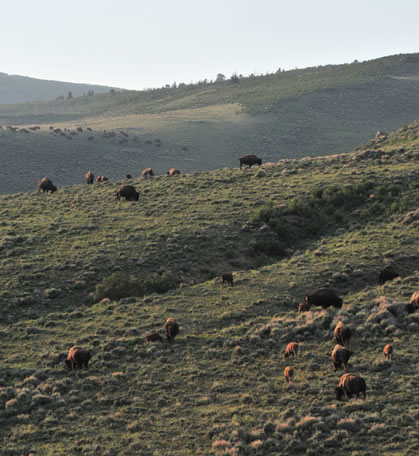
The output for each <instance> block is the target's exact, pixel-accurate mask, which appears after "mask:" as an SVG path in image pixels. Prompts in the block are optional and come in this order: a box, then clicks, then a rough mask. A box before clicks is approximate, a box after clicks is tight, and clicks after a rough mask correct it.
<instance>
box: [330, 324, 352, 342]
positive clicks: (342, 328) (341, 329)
mask: <svg viewBox="0 0 419 456" xmlns="http://www.w3.org/2000/svg"><path fill="white" fill-rule="evenodd" d="M334 335H335V339H336V342H337V343H338V344H341V345H346V343H349V341H350V339H351V335H352V333H351V330H350V329H349V328H348V327H347V326H346V325H345V323H343V321H339V322H338V324H337V325H336V328H335V331H334Z"/></svg>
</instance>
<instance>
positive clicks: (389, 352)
mask: <svg viewBox="0 0 419 456" xmlns="http://www.w3.org/2000/svg"><path fill="white" fill-rule="evenodd" d="M383 354H384V359H388V360H390V361H391V358H392V356H393V346H392V345H390V344H387V345H386V346H385V347H384V350H383Z"/></svg>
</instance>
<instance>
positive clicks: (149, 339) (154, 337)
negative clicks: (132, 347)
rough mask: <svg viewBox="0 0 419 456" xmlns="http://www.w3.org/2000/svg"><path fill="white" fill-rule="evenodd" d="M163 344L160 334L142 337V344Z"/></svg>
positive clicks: (155, 333)
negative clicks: (158, 342)
mask: <svg viewBox="0 0 419 456" xmlns="http://www.w3.org/2000/svg"><path fill="white" fill-rule="evenodd" d="M157 341H160V342H163V339H162V338H161V336H160V334H159V333H157V332H154V333H151V334H148V335H147V336H145V337H144V342H145V343H146V344H147V343H148V342H157Z"/></svg>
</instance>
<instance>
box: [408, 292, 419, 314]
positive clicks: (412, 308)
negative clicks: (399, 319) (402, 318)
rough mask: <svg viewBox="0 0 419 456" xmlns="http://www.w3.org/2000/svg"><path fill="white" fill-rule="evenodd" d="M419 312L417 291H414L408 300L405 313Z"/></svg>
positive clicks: (418, 294) (418, 293)
mask: <svg viewBox="0 0 419 456" xmlns="http://www.w3.org/2000/svg"><path fill="white" fill-rule="evenodd" d="M417 310H419V291H415V292H414V293H413V294H412V297H411V298H410V302H409V304H408V305H407V312H408V313H414V312H416V311H417Z"/></svg>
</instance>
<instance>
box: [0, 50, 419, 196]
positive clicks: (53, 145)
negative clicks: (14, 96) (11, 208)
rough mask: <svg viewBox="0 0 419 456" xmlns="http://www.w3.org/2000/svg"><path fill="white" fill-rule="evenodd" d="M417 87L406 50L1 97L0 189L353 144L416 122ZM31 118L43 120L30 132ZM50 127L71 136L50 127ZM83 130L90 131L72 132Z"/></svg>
mask: <svg viewBox="0 0 419 456" xmlns="http://www.w3.org/2000/svg"><path fill="white" fill-rule="evenodd" d="M418 88H419V54H408V55H397V56H390V57H384V58H381V59H376V60H371V61H367V62H362V63H360V62H354V63H352V64H347V65H329V66H323V67H315V68H306V69H301V70H293V71H283V72H279V73H276V74H270V75H265V76H253V77H246V78H238V79H237V80H236V81H235V82H233V81H231V80H226V81H222V82H215V83H210V82H207V81H201V82H199V83H197V84H190V85H185V84H180V85H179V86H177V87H172V88H162V89H156V90H149V91H144V92H132V91H126V92H122V93H116V94H110V93H104V94H97V95H94V96H90V97H77V98H73V99H71V100H58V101H57V100H54V101H49V102H37V103H26V104H23V105H2V106H0V124H1V125H2V126H3V129H2V130H0V158H1V159H2V161H3V163H4V164H5V167H4V178H3V179H2V181H1V182H0V192H17V191H25V190H29V189H31V188H34V187H35V185H36V182H37V180H39V179H40V178H41V177H42V176H44V175H47V176H49V177H50V178H51V179H53V180H54V181H55V182H56V183H57V184H58V185H70V184H72V183H77V182H82V181H83V175H84V173H85V172H86V171H87V170H88V169H91V170H92V171H93V172H94V173H95V174H102V175H107V176H108V177H110V178H112V179H119V178H121V177H122V176H124V175H125V174H127V173H130V174H132V175H134V176H138V175H139V174H140V171H141V169H143V168H145V167H149V166H151V167H153V169H155V171H156V172H157V173H158V174H163V173H165V172H166V171H167V169H169V168H170V167H172V166H175V167H177V168H179V169H180V170H181V171H186V172H191V171H208V170H213V169H217V168H223V167H225V166H228V167H231V166H237V164H238V160H237V159H238V157H240V156H241V155H243V154H245V153H256V154H257V155H259V156H261V157H262V159H263V161H264V162H271V161H277V160H279V159H281V158H301V157H304V156H319V155H328V154H336V153H343V152H348V151H350V150H352V149H353V148H354V147H356V146H357V145H358V144H360V143H363V142H365V141H367V140H368V138H371V137H372V136H373V135H374V134H375V133H376V131H378V130H380V131H392V130H396V129H398V128H400V127H402V126H404V125H407V124H409V123H410V122H412V121H414V120H415V119H417V118H418V117H419V112H418V106H419V90H418ZM34 125H39V126H40V127H41V129H40V130H39V131H36V132H32V131H30V130H28V129H27V127H29V126H34ZM7 126H17V127H19V129H18V130H17V131H10V130H7V129H6V127H7ZM50 126H53V127H54V128H60V129H62V130H63V129H65V128H67V130H68V134H67V135H66V136H62V135H60V134H56V135H54V133H52V132H51V130H50V129H49V127H50ZM77 127H82V128H83V129H84V130H86V128H91V130H92V131H91V132H89V133H88V134H87V133H86V132H84V133H82V134H77V135H75V134H74V133H76V128H77ZM22 129H26V130H27V131H29V133H25V132H23V133H22ZM70 130H71V131H72V132H73V136H70ZM104 130H106V131H108V132H109V131H112V132H114V133H115V134H116V137H113V138H110V137H109V136H107V137H104V136H103V131H104ZM121 131H124V132H125V133H127V134H128V137H126V136H123V135H121V133H120V132H121ZM89 137H93V138H94V139H91V140H88V138H89ZM69 138H71V139H69ZM156 139H159V140H160V141H158V143H159V144H158V145H157V146H156V141H155V140H156ZM10 157H13V159H12V160H11V159H10Z"/></svg>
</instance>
